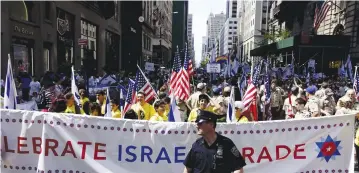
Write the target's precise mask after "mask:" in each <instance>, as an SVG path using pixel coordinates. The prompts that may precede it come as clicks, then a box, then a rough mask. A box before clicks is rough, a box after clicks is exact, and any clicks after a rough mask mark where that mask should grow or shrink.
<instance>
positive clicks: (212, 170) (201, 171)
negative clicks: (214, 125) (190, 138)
mask: <svg viewBox="0 0 359 173" xmlns="http://www.w3.org/2000/svg"><path fill="white" fill-rule="evenodd" d="M183 164H184V165H185V166H186V167H188V168H190V169H192V173H230V172H233V171H235V170H239V169H241V168H243V167H244V166H245V165H246V162H245V161H244V159H243V157H242V155H241V154H240V152H239V151H238V149H237V147H236V146H235V145H234V143H233V142H232V140H231V139H229V138H227V137H225V136H222V135H219V134H218V133H217V139H216V141H215V142H214V143H213V144H212V145H211V146H208V144H207V142H206V141H205V140H204V138H203V137H202V138H199V139H197V141H196V142H195V143H193V145H192V148H191V150H190V151H189V153H188V155H187V157H186V159H185V161H184V162H183Z"/></svg>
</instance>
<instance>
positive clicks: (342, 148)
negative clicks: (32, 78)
mask: <svg viewBox="0 0 359 173" xmlns="http://www.w3.org/2000/svg"><path fill="white" fill-rule="evenodd" d="M0 113H1V158H2V161H1V172H2V173H7V172H33V171H34V170H38V172H44V173H48V172H52V173H57V172H59V173H77V172H79V173H82V172H84V173H96V172H101V173H107V172H121V173H133V172H138V173H142V172H150V173H151V172H156V173H172V172H173V173H180V172H182V171H183V168H184V166H183V163H182V162H183V160H184V159H185V157H186V155H187V153H188V151H189V149H190V148H191V145H192V143H193V142H194V141H195V140H196V139H197V138H199V136H198V135H197V134H196V131H197V129H196V126H195V124H193V123H185V122H177V123H161V122H158V123H157V122H149V121H140V120H138V121H132V120H122V119H111V118H101V117H90V116H81V115H80V116H79V115H71V114H66V115H65V114H56V113H44V112H32V111H20V110H3V109H2V110H0ZM216 131H217V132H218V133H219V134H223V135H225V136H227V137H229V138H231V139H232V140H233V142H234V143H235V144H236V146H237V147H238V149H239V151H240V152H241V154H242V155H243V156H244V157H245V161H246V163H247V166H245V167H244V171H245V172H246V173H263V172H269V173H274V172H275V173H352V172H354V154H353V153H354V146H353V142H354V115H343V116H330V117H323V118H313V119H306V120H287V121H273V122H258V123H244V124H236V123H232V124H224V123H218V124H217V128H216Z"/></svg>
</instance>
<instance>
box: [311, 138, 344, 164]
mask: <svg viewBox="0 0 359 173" xmlns="http://www.w3.org/2000/svg"><path fill="white" fill-rule="evenodd" d="M340 142H341V141H339V140H337V139H336V138H334V139H333V138H332V137H331V136H330V135H328V136H327V138H326V139H325V138H321V142H316V144H317V147H318V148H317V149H316V151H317V152H319V153H318V156H317V158H322V160H323V159H324V160H325V161H326V162H329V160H330V159H332V160H335V156H340V155H341V154H340V152H339V150H341V149H342V147H341V146H339V144H340Z"/></svg>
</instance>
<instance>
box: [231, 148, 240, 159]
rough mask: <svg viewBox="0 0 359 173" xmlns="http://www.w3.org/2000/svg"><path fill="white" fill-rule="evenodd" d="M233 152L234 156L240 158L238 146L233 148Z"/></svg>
mask: <svg viewBox="0 0 359 173" xmlns="http://www.w3.org/2000/svg"><path fill="white" fill-rule="evenodd" d="M231 152H232V154H233V155H234V156H236V157H239V151H238V149H237V147H236V146H233V147H232V149H231Z"/></svg>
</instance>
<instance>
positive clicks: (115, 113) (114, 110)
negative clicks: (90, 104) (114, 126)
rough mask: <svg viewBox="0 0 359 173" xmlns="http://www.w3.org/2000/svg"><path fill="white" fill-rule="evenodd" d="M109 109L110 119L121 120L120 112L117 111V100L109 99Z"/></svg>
mask: <svg viewBox="0 0 359 173" xmlns="http://www.w3.org/2000/svg"><path fill="white" fill-rule="evenodd" d="M110 103H111V109H112V112H111V113H112V118H121V111H120V109H118V105H119V103H118V100H117V99H111V102H110Z"/></svg>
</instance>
